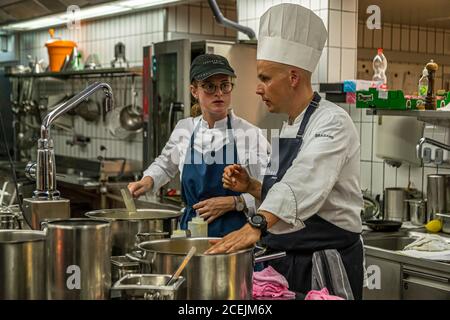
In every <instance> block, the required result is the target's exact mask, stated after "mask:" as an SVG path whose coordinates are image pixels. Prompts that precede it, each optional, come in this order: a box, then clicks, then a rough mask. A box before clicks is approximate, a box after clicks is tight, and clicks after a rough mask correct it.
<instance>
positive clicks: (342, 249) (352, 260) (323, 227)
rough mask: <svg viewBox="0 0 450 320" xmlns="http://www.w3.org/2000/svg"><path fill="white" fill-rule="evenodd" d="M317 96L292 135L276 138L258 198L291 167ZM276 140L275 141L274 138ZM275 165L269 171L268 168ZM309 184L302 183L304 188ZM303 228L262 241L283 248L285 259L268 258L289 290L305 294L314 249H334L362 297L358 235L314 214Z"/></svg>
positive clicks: (316, 101)
mask: <svg viewBox="0 0 450 320" xmlns="http://www.w3.org/2000/svg"><path fill="white" fill-rule="evenodd" d="M320 99H321V97H320V95H319V94H318V93H317V92H314V97H313V99H312V101H311V103H310V104H309V105H308V107H307V109H306V111H305V115H304V117H303V120H302V122H301V124H300V128H299V129H298V132H297V136H296V137H295V138H279V139H278V143H279V148H278V149H279V152H278V157H276V155H274V154H272V156H271V159H270V164H269V168H268V172H267V173H268V174H266V175H265V176H264V180H263V185H262V190H261V198H262V200H263V201H264V199H265V197H266V196H267V193H268V191H269V189H270V188H271V187H272V186H273V185H274V184H275V183H276V182H279V181H280V180H281V179H282V178H283V176H284V175H285V173H286V171H287V170H288V169H289V168H290V167H291V165H292V162H293V160H294V159H295V158H296V157H297V155H298V153H299V151H300V150H301V146H302V143H303V135H304V133H305V129H306V126H307V124H308V121H309V119H310V118H311V115H312V114H313V113H314V111H315V110H316V108H318V106H319V102H320ZM275 143H277V141H275ZM274 164H276V166H275V167H276V168H278V170H277V172H271V171H270V168H271V167H274ZM307 187H308V186H307V185H305V188H307ZM304 224H305V228H303V229H301V230H299V231H296V232H292V233H286V234H271V233H269V234H268V235H267V236H265V237H264V238H263V240H262V242H263V244H264V245H266V246H267V247H268V248H270V249H272V250H275V251H286V252H287V255H286V257H284V258H281V259H276V260H272V261H268V262H267V264H268V265H271V266H272V267H273V268H274V269H275V270H277V271H278V272H279V273H281V274H282V275H283V276H284V277H286V279H287V281H288V283H289V289H290V290H292V291H295V292H299V293H302V294H306V293H307V292H308V291H310V290H311V270H312V255H313V253H314V252H315V251H320V250H325V249H336V250H337V251H338V252H339V253H340V255H341V258H342V261H343V263H344V266H345V269H346V272H347V276H348V279H349V281H350V285H351V287H352V291H353V296H354V297H355V299H361V298H362V287H363V278H364V274H363V245H362V242H361V240H360V234H359V233H354V232H350V231H347V230H344V229H342V228H339V227H338V226H336V225H334V224H332V223H330V222H328V221H326V220H325V219H323V218H321V217H319V216H318V215H317V214H315V215H313V216H312V217H310V218H309V219H307V220H305V221H304Z"/></svg>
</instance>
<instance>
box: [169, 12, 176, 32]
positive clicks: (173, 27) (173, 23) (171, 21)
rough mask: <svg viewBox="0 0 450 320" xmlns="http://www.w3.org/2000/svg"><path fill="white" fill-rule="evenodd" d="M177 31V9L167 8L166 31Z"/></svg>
mask: <svg viewBox="0 0 450 320" xmlns="http://www.w3.org/2000/svg"><path fill="white" fill-rule="evenodd" d="M176 30H177V8H176V7H174V6H172V7H169V8H167V31H169V32H173V31H176Z"/></svg>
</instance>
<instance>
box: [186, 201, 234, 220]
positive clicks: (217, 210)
mask: <svg viewBox="0 0 450 320" xmlns="http://www.w3.org/2000/svg"><path fill="white" fill-rule="evenodd" d="M192 208H193V209H195V210H196V211H197V212H198V214H199V215H200V217H202V218H203V219H205V220H206V222H208V223H211V222H213V221H214V220H216V219H217V218H218V217H220V216H221V215H223V214H224V213H225V212H228V211H231V210H233V209H234V208H235V203H234V199H233V197H232V196H230V197H215V198H210V199H207V200H204V201H200V202H198V203H196V204H195V205H193V206H192Z"/></svg>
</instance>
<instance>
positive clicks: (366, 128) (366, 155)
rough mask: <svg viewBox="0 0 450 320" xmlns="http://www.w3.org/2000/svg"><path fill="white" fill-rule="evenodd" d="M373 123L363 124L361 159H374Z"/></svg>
mask: <svg viewBox="0 0 450 320" xmlns="http://www.w3.org/2000/svg"><path fill="white" fill-rule="evenodd" d="M372 149H373V146H372V124H371V123H362V124H361V160H368V161H371V160H372Z"/></svg>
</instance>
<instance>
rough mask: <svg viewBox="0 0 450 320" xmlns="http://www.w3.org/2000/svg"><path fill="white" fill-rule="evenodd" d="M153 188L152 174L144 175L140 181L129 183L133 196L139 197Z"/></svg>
mask: <svg viewBox="0 0 450 320" xmlns="http://www.w3.org/2000/svg"><path fill="white" fill-rule="evenodd" d="M152 188H153V178H152V177H150V176H146V177H143V178H142V179H141V180H140V181H137V182H131V183H130V184H128V190H130V193H131V194H132V195H133V198H138V197H139V196H141V195H143V194H144V193H146V192H147V191H149V190H151V189H152Z"/></svg>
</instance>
